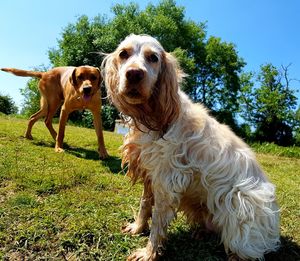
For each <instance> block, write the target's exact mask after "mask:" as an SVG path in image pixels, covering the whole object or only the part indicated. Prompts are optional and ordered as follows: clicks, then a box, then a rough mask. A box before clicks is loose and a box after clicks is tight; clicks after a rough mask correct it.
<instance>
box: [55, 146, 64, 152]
mask: <svg viewBox="0 0 300 261" xmlns="http://www.w3.org/2000/svg"><path fill="white" fill-rule="evenodd" d="M64 151H65V150H64V149H62V148H59V147H55V152H58V153H61V152H64Z"/></svg>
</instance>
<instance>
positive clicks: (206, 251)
mask: <svg viewBox="0 0 300 261" xmlns="http://www.w3.org/2000/svg"><path fill="white" fill-rule="evenodd" d="M191 234H192V232H190V231H178V232H176V233H173V234H170V235H169V236H168V241H167V242H166V249H165V251H164V253H165V254H164V255H163V257H162V258H161V259H160V260H163V261H171V260H172V261H180V260H184V261H197V260H199V261H200V260H201V261H203V260H206V261H208V260H214V261H225V260H227V255H226V253H225V250H224V247H223V245H222V244H220V243H219V242H220V241H219V238H218V237H217V236H216V235H213V234H210V235H205V236H204V237H203V239H199V240H198V239H194V238H192V236H191ZM265 260H266V261H287V260H288V261H296V260H298V261H299V260H300V246H299V245H298V244H296V243H295V242H294V241H292V240H291V238H288V237H281V247H280V249H279V250H278V251H277V252H272V253H269V254H266V255H265Z"/></svg>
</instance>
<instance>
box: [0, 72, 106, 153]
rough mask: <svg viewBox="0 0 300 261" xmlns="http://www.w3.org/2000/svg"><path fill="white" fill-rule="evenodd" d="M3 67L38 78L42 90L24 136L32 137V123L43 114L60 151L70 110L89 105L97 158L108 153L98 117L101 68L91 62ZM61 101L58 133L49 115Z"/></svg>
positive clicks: (18, 73) (15, 73) (84, 107)
mask: <svg viewBox="0 0 300 261" xmlns="http://www.w3.org/2000/svg"><path fill="white" fill-rule="evenodd" d="M1 70H2V71H5V72H9V73H12V74H14V75H17V76H23V77H24V76H25V77H26V76H30V77H36V78H39V79H40V81H39V91H40V94H41V101H40V110H39V111H38V112H36V113H35V114H33V115H31V117H30V119H29V122H28V127H27V130H26V133H25V137H26V138H27V139H32V135H31V130H32V127H33V125H34V123H35V122H36V121H37V120H38V119H40V118H41V117H45V118H46V119H45V124H46V126H47V128H48V130H49V132H50V134H51V136H52V137H53V139H54V140H55V151H57V152H62V151H63V149H62V146H63V139H64V132H65V126H66V123H67V120H68V116H69V114H70V113H71V112H72V111H74V110H81V109H89V110H90V111H91V112H92V113H93V117H94V126H95V130H96V134H97V138H98V152H99V156H100V158H106V157H107V156H108V154H107V151H106V149H105V145H104V139H103V132H102V121H101V92H100V84H101V81H102V77H101V74H100V70H99V69H98V68H95V67H91V66H80V67H56V68H53V69H52V70H49V71H47V72H36V71H26V70H20V69H15V68H2V69H1ZM86 87H90V93H88V94H84V88H86ZM61 104H62V108H61V113H60V120H59V131H58V135H57V133H56V131H55V130H54V128H53V126H52V119H53V116H54V115H55V113H56V111H57V110H58V108H59V107H60V105H61Z"/></svg>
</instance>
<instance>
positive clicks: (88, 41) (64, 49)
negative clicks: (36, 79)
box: [49, 0, 245, 124]
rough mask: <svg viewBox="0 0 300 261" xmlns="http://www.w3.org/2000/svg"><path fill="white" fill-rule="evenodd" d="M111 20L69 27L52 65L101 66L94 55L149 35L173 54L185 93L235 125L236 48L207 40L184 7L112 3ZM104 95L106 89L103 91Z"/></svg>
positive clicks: (240, 63) (240, 65)
mask: <svg viewBox="0 0 300 261" xmlns="http://www.w3.org/2000/svg"><path fill="white" fill-rule="evenodd" d="M112 12H113V14H114V17H113V18H112V19H111V20H108V19H105V17H102V16H97V17H95V18H94V19H91V20H89V19H88V17H86V16H82V17H80V18H79V19H78V21H77V23H76V24H70V25H68V26H67V27H66V28H65V29H64V31H63V33H62V38H61V39H60V40H59V41H58V49H51V50H50V51H49V58H50V61H51V62H52V64H53V65H54V66H61V65H82V64H90V65H93V66H99V65H100V58H101V57H100V56H99V55H97V54H96V52H99V51H101V52H104V53H109V52H112V51H113V50H114V49H115V48H116V47H117V45H118V44H119V43H120V41H122V40H123V39H124V38H125V37H126V36H127V35H129V34H131V33H135V34H149V35H152V36H154V37H156V38H157V39H158V40H159V41H160V42H161V44H162V45H163V46H164V48H165V49H166V50H167V51H168V52H173V54H174V55H175V56H177V57H178V60H179V62H180V64H181V67H182V68H183V70H184V71H185V73H187V74H188V75H189V76H188V77H187V79H186V82H185V84H184V86H183V89H184V90H185V91H186V92H187V93H188V94H189V95H190V96H191V98H192V99H194V100H195V101H202V102H203V103H204V104H205V105H206V106H208V107H209V108H210V109H211V110H212V111H213V113H214V114H216V115H218V114H221V115H222V117H220V119H221V120H222V121H225V122H227V123H229V124H233V123H234V120H233V119H234V116H235V113H236V112H237V110H238V103H237V96H238V95H237V93H238V91H239V89H240V84H239V73H240V72H241V70H242V68H243V66H244V65H245V63H244V62H243V60H242V59H241V58H239V56H238V54H237V51H236V49H235V46H234V45H233V44H230V43H226V42H222V41H221V39H220V38H216V37H209V38H207V34H206V27H205V24H203V23H195V22H193V21H190V20H187V19H186V18H185V13H184V8H183V7H179V6H176V3H175V1H172V0H164V1H161V2H160V3H159V4H158V5H157V6H155V5H152V4H149V5H148V6H147V7H146V8H145V10H140V9H139V6H138V4H135V3H131V4H129V5H122V4H116V5H115V6H114V7H113V8H112ZM103 92H105V90H103Z"/></svg>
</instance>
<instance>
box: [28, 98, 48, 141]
mask: <svg viewBox="0 0 300 261" xmlns="http://www.w3.org/2000/svg"><path fill="white" fill-rule="evenodd" d="M46 115H47V103H46V100H45V99H44V97H43V96H42V97H41V109H40V110H39V111H38V112H36V113H34V114H33V115H31V116H30V119H29V122H28V126H27V130H26V133H25V138H26V139H29V140H32V135H31V130H32V127H33V125H34V124H35V123H36V121H37V120H39V119H40V118H42V117H44V116H46Z"/></svg>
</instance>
